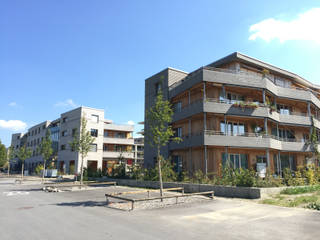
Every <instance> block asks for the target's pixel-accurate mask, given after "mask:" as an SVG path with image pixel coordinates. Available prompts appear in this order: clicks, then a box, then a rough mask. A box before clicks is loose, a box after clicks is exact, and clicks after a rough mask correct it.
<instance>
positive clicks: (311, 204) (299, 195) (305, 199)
mask: <svg viewBox="0 0 320 240" xmlns="http://www.w3.org/2000/svg"><path fill="white" fill-rule="evenodd" d="M260 203H262V204H270V205H277V206H282V207H306V208H309V209H314V210H320V185H316V186H307V187H296V188H289V189H286V190H283V191H281V193H280V194H277V195H274V196H272V197H271V198H268V199H264V200H261V201H260Z"/></svg>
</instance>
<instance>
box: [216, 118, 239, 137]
mask: <svg viewBox="0 0 320 240" xmlns="http://www.w3.org/2000/svg"><path fill="white" fill-rule="evenodd" d="M220 131H221V132H222V133H224V134H226V135H228V136H243V135H245V125H244V123H240V122H227V124H225V122H224V121H221V122H220Z"/></svg>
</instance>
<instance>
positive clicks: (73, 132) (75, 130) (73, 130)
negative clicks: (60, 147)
mask: <svg viewBox="0 0 320 240" xmlns="http://www.w3.org/2000/svg"><path fill="white" fill-rule="evenodd" d="M76 133H77V129H76V128H73V129H72V137H74V136H75V135H76Z"/></svg>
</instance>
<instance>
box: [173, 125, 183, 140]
mask: <svg viewBox="0 0 320 240" xmlns="http://www.w3.org/2000/svg"><path fill="white" fill-rule="evenodd" d="M173 131H174V137H180V138H181V137H182V128H181V127H178V128H174V129H173Z"/></svg>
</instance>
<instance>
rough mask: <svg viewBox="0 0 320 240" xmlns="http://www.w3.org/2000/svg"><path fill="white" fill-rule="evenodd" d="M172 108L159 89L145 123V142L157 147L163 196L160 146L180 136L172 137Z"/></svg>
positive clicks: (161, 185) (161, 194)
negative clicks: (146, 129)
mask: <svg viewBox="0 0 320 240" xmlns="http://www.w3.org/2000/svg"><path fill="white" fill-rule="evenodd" d="M172 116H173V110H172V107H171V104H170V103H169V101H166V100H164V99H163V96H162V92H161V91H159V93H158V95H157V98H156V101H155V103H154V105H153V106H152V107H151V108H150V109H149V110H148V111H147V116H146V117H147V123H148V127H149V131H147V132H146V133H145V134H146V138H147V139H146V140H147V142H148V143H149V144H150V145H151V146H152V147H155V148H156V149H157V162H158V174H159V184H160V196H161V197H162V196H163V184H162V175H161V161H162V156H161V154H160V148H161V147H162V146H165V145H167V144H168V142H169V141H170V140H172V141H175V142H180V141H181V138H179V137H173V136H174V135H175V134H174V131H173V129H172V126H170V125H169V124H170V123H171V121H172Z"/></svg>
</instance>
